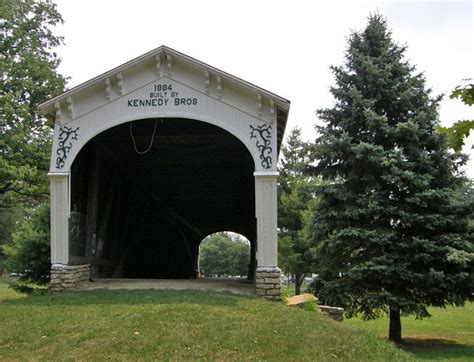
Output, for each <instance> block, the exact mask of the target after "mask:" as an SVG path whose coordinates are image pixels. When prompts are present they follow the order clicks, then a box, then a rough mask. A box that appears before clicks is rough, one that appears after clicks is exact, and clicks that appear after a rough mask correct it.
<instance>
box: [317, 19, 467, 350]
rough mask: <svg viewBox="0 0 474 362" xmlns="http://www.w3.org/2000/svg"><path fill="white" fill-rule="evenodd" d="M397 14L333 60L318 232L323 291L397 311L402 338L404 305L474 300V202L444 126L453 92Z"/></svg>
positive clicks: (356, 308) (321, 142)
mask: <svg viewBox="0 0 474 362" xmlns="http://www.w3.org/2000/svg"><path fill="white" fill-rule="evenodd" d="M405 49H406V48H405V47H404V46H399V45H397V44H395V43H394V42H393V41H392V39H391V33H390V32H389V31H388V30H387V25H386V21H385V19H384V18H383V17H382V16H380V15H378V14H375V15H371V16H369V19H368V26H367V28H366V29H365V30H364V31H362V32H355V33H353V34H351V36H350V37H349V44H348V49H347V51H346V54H345V63H344V65H343V66H342V67H332V70H333V73H334V75H335V80H336V85H335V86H334V87H332V88H331V93H332V94H333V96H334V98H335V104H334V106H333V108H330V109H322V110H319V111H318V116H319V117H320V118H321V119H322V120H323V121H324V123H325V124H324V126H322V127H317V129H318V131H319V137H318V139H317V142H316V146H315V154H314V157H315V160H316V161H317V164H316V166H315V172H316V173H317V174H319V175H322V176H323V178H324V179H328V180H330V182H329V183H328V184H325V185H323V186H322V187H321V188H320V190H319V196H320V200H319V203H318V205H317V207H316V208H315V210H314V214H313V217H312V220H311V241H312V246H313V248H314V255H315V259H314V260H315V264H316V272H317V273H319V276H320V283H319V284H318V286H317V290H316V292H317V294H318V296H319V297H320V298H321V299H322V300H323V301H324V302H326V303H330V304H332V305H337V306H341V307H344V308H346V312H347V314H348V316H349V317H350V316H353V315H357V314H361V315H362V317H363V318H364V319H373V318H377V317H379V316H381V315H383V314H388V315H389V319H390V326H389V339H390V340H392V341H395V342H401V340H402V338H401V322H400V315H401V314H402V315H403V314H414V315H416V316H417V317H426V316H429V313H428V310H427V307H428V306H445V305H447V304H454V305H463V303H464V302H465V301H466V300H472V299H473V283H472V269H473V255H474V254H473V240H472V233H469V230H468V217H467V216H468V215H469V212H470V207H472V205H471V206H469V205H468V203H467V202H466V201H465V199H464V198H463V197H462V194H461V193H460V192H459V189H460V185H461V184H462V180H461V178H459V177H457V176H455V175H456V166H455V164H454V162H453V160H452V158H451V157H450V154H449V153H448V151H447V146H446V142H445V139H444V137H443V136H442V135H440V134H438V133H436V132H435V129H436V126H437V125H438V123H439V122H438V111H437V108H438V105H439V102H440V99H441V97H433V96H431V91H430V90H429V89H427V88H426V85H425V79H424V77H423V75H422V74H416V73H415V67H413V66H411V65H410V64H409V63H408V62H407V61H406V60H405V58H404V53H405Z"/></svg>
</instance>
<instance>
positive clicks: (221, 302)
mask: <svg viewBox="0 0 474 362" xmlns="http://www.w3.org/2000/svg"><path fill="white" fill-rule="evenodd" d="M252 298H253V297H251V296H242V295H236V294H232V293H225V292H212V291H196V290H192V291H191V290H168V289H163V290H146V289H140V290H120V289H115V290H103V289H101V290H91V291H74V292H64V293H59V294H51V293H48V294H46V295H34V294H33V295H29V296H27V297H26V298H21V299H11V300H4V301H3V302H2V304H3V305H7V304H8V305H31V306H33V305H34V306H51V305H53V304H54V305H90V304H96V305H113V304H126V305H139V304H194V305H212V306H233V305H237V303H238V302H239V301H243V300H247V299H252Z"/></svg>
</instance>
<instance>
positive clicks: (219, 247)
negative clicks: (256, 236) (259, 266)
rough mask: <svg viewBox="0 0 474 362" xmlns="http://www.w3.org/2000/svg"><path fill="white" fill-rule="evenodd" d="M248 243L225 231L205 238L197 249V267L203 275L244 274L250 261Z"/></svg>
mask: <svg viewBox="0 0 474 362" xmlns="http://www.w3.org/2000/svg"><path fill="white" fill-rule="evenodd" d="M249 255H250V249H249V245H248V244H247V243H246V242H245V241H243V240H241V239H239V238H238V237H233V236H231V235H230V234H227V233H225V232H221V233H215V234H212V235H210V236H208V237H207V238H205V239H204V240H203V241H202V243H201V246H200V249H199V267H200V269H201V270H202V272H203V273H204V275H218V276H237V275H240V276H244V275H247V269H248V264H249V261H250V257H249Z"/></svg>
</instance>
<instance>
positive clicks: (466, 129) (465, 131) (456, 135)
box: [437, 83, 474, 153]
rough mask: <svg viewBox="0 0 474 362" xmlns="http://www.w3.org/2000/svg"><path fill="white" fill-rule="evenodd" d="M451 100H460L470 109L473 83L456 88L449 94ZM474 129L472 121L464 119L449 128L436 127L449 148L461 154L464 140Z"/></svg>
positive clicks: (473, 99)
mask: <svg viewBox="0 0 474 362" xmlns="http://www.w3.org/2000/svg"><path fill="white" fill-rule="evenodd" d="M450 98H451V99H456V98H457V99H460V100H461V101H462V102H463V103H464V104H466V105H468V106H469V107H471V106H472V105H473V104H474V83H470V84H466V85H463V86H458V87H456V89H455V90H454V91H453V92H452V93H451V96H450ZM473 129H474V119H464V120H460V121H457V122H455V123H454V124H453V125H452V126H451V127H438V129H437V130H438V132H440V133H442V134H444V135H445V136H446V139H447V141H448V144H449V147H451V148H452V149H454V151H456V152H458V153H459V152H461V149H462V147H463V146H464V140H465V138H466V137H468V136H469V133H470V132H471V130H473Z"/></svg>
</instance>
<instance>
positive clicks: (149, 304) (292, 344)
mask: <svg viewBox="0 0 474 362" xmlns="http://www.w3.org/2000/svg"><path fill="white" fill-rule="evenodd" d="M57 359H66V360H77V359H79V360H104V359H112V360H137V359H140V360H195V359H204V360H277V361H281V360H312V361H325V360H331V361H332V360H335V359H338V360H355V361H362V360H368V359H370V360H377V361H386V360H391V361H408V360H412V357H411V355H410V354H408V353H406V352H404V351H403V350H400V349H397V348H396V347H394V346H393V345H391V344H390V343H387V342H385V341H384V340H383V339H381V338H379V337H377V336H375V335H373V334H372V333H370V332H364V331H360V330H358V329H356V328H354V327H351V326H347V325H346V324H345V323H342V324H341V323H337V322H334V321H332V320H328V319H326V318H324V317H322V316H321V315H319V314H317V313H315V312H308V311H305V310H302V309H298V308H296V309H295V308H289V307H286V306H284V305H283V304H280V303H271V302H267V301H264V300H260V299H255V298H252V297H245V296H235V295H230V294H222V293H210V292H198V291H171V290H162V291H158V290H130V291H122V290H114V291H107V290H97V291H89V292H69V293H63V294H58V295H32V296H28V297H23V296H19V295H18V294H16V293H15V292H13V291H12V290H10V289H7V288H6V283H5V282H4V281H3V282H2V281H1V280H0V360H57Z"/></svg>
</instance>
